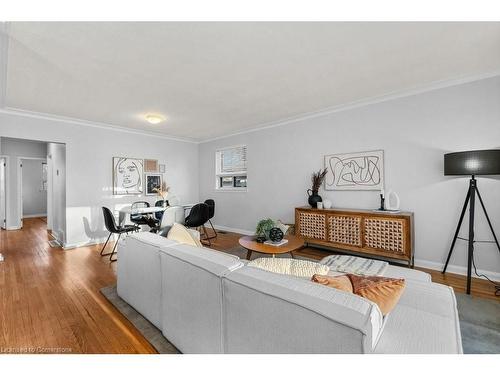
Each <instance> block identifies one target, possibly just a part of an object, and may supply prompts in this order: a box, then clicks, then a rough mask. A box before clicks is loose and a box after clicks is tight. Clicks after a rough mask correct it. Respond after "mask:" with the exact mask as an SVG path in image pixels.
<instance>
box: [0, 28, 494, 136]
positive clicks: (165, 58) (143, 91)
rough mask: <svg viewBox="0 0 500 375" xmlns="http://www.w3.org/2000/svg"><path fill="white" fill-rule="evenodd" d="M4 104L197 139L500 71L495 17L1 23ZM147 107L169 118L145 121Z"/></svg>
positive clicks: (148, 110) (150, 110) (149, 110)
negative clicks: (5, 39)
mask: <svg viewBox="0 0 500 375" xmlns="http://www.w3.org/2000/svg"><path fill="white" fill-rule="evenodd" d="M8 33H9V36H10V41H9V50H8V66H7V91H6V106H7V107H9V108H17V109H22V110H26V111H33V112H42V113H49V114H54V115H59V116H66V117H71V118H76V119H82V120H87V121H92V122H99V123H105V124H110V125H115V126H121V127H128V128H132V129H138V130H146V131H154V132H159V133H162V134H165V135H170V136H176V137H184V138H190V139H193V140H206V139H210V138H213V137H218V136H222V135H226V134H231V133H235V132H239V131H243V130H247V129H252V128H258V127H261V126H263V125H264V124H268V123H272V122H276V121H279V120H282V119H286V118H290V117H294V116H298V115H300V114H303V113H309V112H314V111H319V110H322V109H325V108H330V107H335V106H341V105H346V104H349V103H353V102H357V101H360V100H364V99H367V98H374V97H379V96H382V95H386V94H388V93H394V92H404V91H405V90H410V89H414V88H416V87H425V86H426V85H432V84H433V83H435V82H438V81H443V80H453V79H459V78H466V77H473V76H477V75H481V74H485V73H489V72H495V71H499V69H500V23H111V22H106V23H72V22H68V23H10V24H9V25H8ZM149 112H155V113H160V114H163V115H164V116H165V117H166V118H167V121H166V122H163V123H161V124H159V125H150V124H148V123H147V122H146V121H145V120H144V118H143V117H144V115H145V114H146V113H149Z"/></svg>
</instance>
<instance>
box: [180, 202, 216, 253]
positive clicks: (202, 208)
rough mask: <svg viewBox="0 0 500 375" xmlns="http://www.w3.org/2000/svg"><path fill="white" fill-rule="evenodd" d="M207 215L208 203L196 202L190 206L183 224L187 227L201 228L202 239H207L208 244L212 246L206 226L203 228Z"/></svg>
mask: <svg viewBox="0 0 500 375" xmlns="http://www.w3.org/2000/svg"><path fill="white" fill-rule="evenodd" d="M209 216H210V215H209V208H208V205H207V204H206V203H198V204H195V205H194V206H193V207H192V208H191V211H190V212H189V215H188V216H187V217H186V219H185V220H184V222H185V226H186V227H188V228H201V229H202V230H203V232H204V234H205V238H204V239H205V240H207V241H208V246H212V243H211V242H210V238H209V236H208V233H207V228H205V224H206V223H207V221H208V219H209Z"/></svg>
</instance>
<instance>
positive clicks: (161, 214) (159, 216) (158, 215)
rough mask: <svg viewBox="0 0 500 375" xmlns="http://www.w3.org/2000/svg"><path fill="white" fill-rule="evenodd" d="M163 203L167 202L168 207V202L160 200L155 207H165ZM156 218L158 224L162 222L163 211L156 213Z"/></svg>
mask: <svg viewBox="0 0 500 375" xmlns="http://www.w3.org/2000/svg"><path fill="white" fill-rule="evenodd" d="M163 202H166V204H167V206H168V201H164V200H159V201H156V202H155V207H163ZM155 217H156V219H157V220H158V222H161V219H162V218H163V211H160V212H155Z"/></svg>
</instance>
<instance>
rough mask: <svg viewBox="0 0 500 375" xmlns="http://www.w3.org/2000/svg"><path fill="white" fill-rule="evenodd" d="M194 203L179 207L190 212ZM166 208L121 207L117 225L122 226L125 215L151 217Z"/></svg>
mask: <svg viewBox="0 0 500 375" xmlns="http://www.w3.org/2000/svg"><path fill="white" fill-rule="evenodd" d="M195 204H196V203H190V204H181V205H180V206H181V207H182V208H184V211H188V210H190V209H191V208H192V207H193V206H194V205H195ZM168 207H171V206H167V207H156V206H150V207H136V208H134V209H132V205H128V206H123V207H122V208H120V209H119V210H118V223H119V224H120V225H123V224H124V223H125V219H126V218H127V215H147V214H150V215H153V214H155V213H157V212H163V211H165V210H166V209H167V208H168Z"/></svg>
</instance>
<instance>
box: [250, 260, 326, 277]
mask: <svg viewBox="0 0 500 375" xmlns="http://www.w3.org/2000/svg"><path fill="white" fill-rule="evenodd" d="M248 265H249V266H250V267H256V268H261V269H263V270H266V271H270V272H275V273H281V274H284V275H291V276H298V277H307V278H311V277H312V276H313V275H326V274H327V273H328V271H330V267H328V266H325V265H323V264H319V263H316V262H309V261H307V260H300V259H289V258H258V259H255V260H252V261H251V262H249V263H248Z"/></svg>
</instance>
